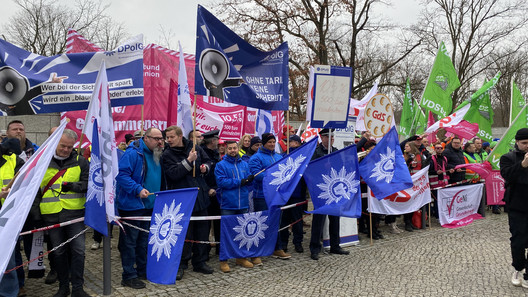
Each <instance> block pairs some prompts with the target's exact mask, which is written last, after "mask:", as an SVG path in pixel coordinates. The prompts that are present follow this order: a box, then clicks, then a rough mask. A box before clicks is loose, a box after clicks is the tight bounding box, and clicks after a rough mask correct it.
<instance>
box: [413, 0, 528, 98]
mask: <svg viewBox="0 0 528 297" xmlns="http://www.w3.org/2000/svg"><path fill="white" fill-rule="evenodd" d="M423 4H424V5H427V8H426V9H425V10H424V12H423V14H422V17H421V20H420V22H419V24H417V25H415V26H414V27H413V31H414V32H415V34H416V35H417V36H418V37H419V38H421V39H423V40H424V43H425V46H426V48H427V50H428V51H430V52H431V54H432V55H434V54H436V50H437V49H438V47H439V45H440V42H441V41H444V42H445V43H446V46H447V47H448V48H450V49H451V60H452V61H453V63H454V65H455V69H456V70H457V73H458V77H459V79H460V84H461V86H460V87H459V88H458V89H457V90H456V91H455V92H454V94H453V98H452V100H453V106H456V104H457V103H459V102H461V101H462V100H464V99H466V98H467V97H469V96H470V95H471V91H472V87H473V88H474V87H475V85H473V86H472V84H478V83H480V82H481V81H482V79H483V77H482V76H483V73H484V71H485V70H486V69H488V68H489V67H491V66H492V65H493V64H495V63H497V62H498V61H491V60H490V59H486V57H488V56H490V55H493V53H496V52H500V51H502V50H503V49H504V48H505V47H509V50H508V51H502V52H503V53H507V55H509V54H512V53H514V52H515V51H516V50H519V49H521V48H523V47H524V46H525V45H526V38H525V36H524V34H521V33H522V32H521V30H522V29H524V28H526V24H527V22H528V13H527V12H528V9H527V7H528V6H527V3H526V1H523V0H512V1H500V0H460V1H455V0H433V1H425V0H424V1H423ZM511 40H515V43H511V42H508V41H511ZM495 58H496V59H497V60H501V59H506V58H507V56H495ZM477 79H478V80H479V81H477Z"/></svg>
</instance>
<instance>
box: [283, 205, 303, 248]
mask: <svg viewBox="0 0 528 297" xmlns="http://www.w3.org/2000/svg"><path fill="white" fill-rule="evenodd" d="M302 201H304V199H302V198H295V197H291V198H290V200H289V201H288V203H287V204H294V203H299V202H302ZM302 214H303V205H299V206H296V207H293V208H288V209H285V210H283V211H282V219H281V224H280V228H281V229H282V228H284V227H286V226H288V225H289V224H291V223H293V222H296V223H295V224H293V225H292V226H291V229H292V233H293V241H292V242H293V245H299V244H302V241H303V224H302V220H301V218H302ZM297 221H298V222H297ZM289 237H290V231H289V230H288V229H287V228H286V229H284V230H282V231H281V232H280V238H281V243H282V248H287V247H288V241H289Z"/></svg>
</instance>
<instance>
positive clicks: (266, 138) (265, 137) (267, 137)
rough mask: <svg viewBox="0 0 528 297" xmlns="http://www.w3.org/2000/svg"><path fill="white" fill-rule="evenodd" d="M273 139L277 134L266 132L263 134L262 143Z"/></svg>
mask: <svg viewBox="0 0 528 297" xmlns="http://www.w3.org/2000/svg"><path fill="white" fill-rule="evenodd" d="M272 139H275V140H277V139H276V138H275V135H273V134H271V133H264V134H262V144H263V145H264V144H266V143H267V142H268V141H270V140H272Z"/></svg>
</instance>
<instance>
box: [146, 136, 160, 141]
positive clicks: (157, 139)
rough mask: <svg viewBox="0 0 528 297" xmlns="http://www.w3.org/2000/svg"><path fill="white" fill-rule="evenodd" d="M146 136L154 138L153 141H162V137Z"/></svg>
mask: <svg viewBox="0 0 528 297" xmlns="http://www.w3.org/2000/svg"><path fill="white" fill-rule="evenodd" d="M147 137H148V138H150V139H154V140H155V141H163V137H152V136H150V135H147Z"/></svg>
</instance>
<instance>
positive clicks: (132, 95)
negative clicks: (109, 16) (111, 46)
mask: <svg viewBox="0 0 528 297" xmlns="http://www.w3.org/2000/svg"><path fill="white" fill-rule="evenodd" d="M102 60H104V61H105V63H106V66H107V67H108V69H107V72H108V80H109V85H110V90H109V91H110V96H111V98H112V106H121V105H135V104H142V103H143V36H141V35H140V36H138V37H135V38H131V39H129V40H128V41H127V43H126V44H123V45H121V46H119V47H118V48H117V49H116V50H113V51H108V52H91V53H74V54H60V55H56V56H52V57H44V56H40V55H37V54H34V53H30V52H28V51H26V50H24V49H22V48H19V47H17V46H15V45H13V44H11V43H9V42H7V41H5V40H2V39H0V115H26V114H27V115H29V114H40V113H50V112H62V111H69V110H83V109H86V108H87V107H88V103H89V102H90V99H91V98H92V92H93V90H94V82H95V81H96V77H97V76H98V73H99V68H100V66H101V61H102ZM99 124H100V123H99Z"/></svg>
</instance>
